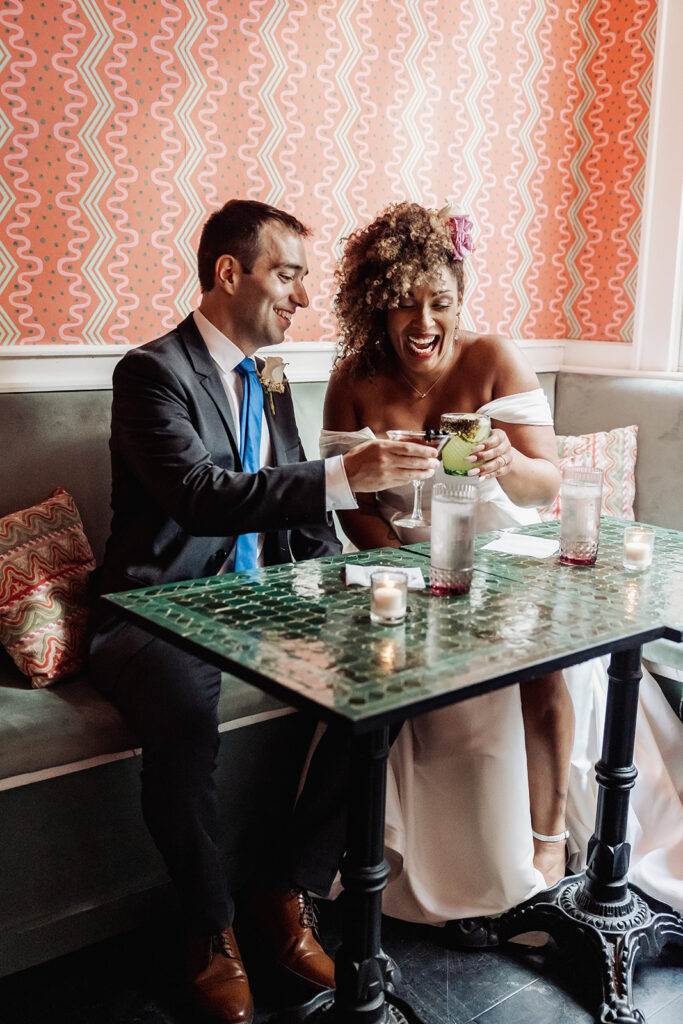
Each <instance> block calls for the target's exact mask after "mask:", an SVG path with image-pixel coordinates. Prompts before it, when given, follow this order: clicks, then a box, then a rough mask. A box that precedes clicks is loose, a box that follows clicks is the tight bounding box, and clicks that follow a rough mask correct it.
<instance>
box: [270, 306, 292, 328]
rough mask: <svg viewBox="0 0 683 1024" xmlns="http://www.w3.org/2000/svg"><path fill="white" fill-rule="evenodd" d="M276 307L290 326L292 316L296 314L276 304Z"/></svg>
mask: <svg viewBox="0 0 683 1024" xmlns="http://www.w3.org/2000/svg"><path fill="white" fill-rule="evenodd" d="M274 309H275V312H276V313H277V315H278V316H279V317H281V319H282V320H284V321H285V323H286V324H287V326H288V327H290V326H291V324H292V317H293V316H294V314H293V313H291V312H290V311H289V310H288V309H280V308H279V307H278V306H275V307H274Z"/></svg>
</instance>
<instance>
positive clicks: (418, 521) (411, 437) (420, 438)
mask: <svg viewBox="0 0 683 1024" xmlns="http://www.w3.org/2000/svg"><path fill="white" fill-rule="evenodd" d="M387 437H388V438H390V439H391V440H392V441H414V442H415V443H416V444H428V445H430V447H432V448H435V449H436V451H437V453H438V452H440V451H441V449H442V448H443V446H444V445H445V444H446V442H447V441H449V440H450V437H451V435H450V434H448V433H444V432H443V431H440V430H387ZM423 484H424V480H413V510H412V512H411V513H410V515H403V513H401V512H399V513H398V515H395V516H392V518H391V522H392V524H393V525H394V526H401V527H403V528H404V529H409V530H411V529H414V528H415V527H418V526H429V520H428V519H427V518H426V517H425V515H424V513H423V511H422V486H423Z"/></svg>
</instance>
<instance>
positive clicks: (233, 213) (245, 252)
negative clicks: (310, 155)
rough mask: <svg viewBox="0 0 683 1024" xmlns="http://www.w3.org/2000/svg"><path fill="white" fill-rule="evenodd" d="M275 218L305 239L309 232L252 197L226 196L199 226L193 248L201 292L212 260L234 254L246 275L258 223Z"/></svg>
mask: <svg viewBox="0 0 683 1024" xmlns="http://www.w3.org/2000/svg"><path fill="white" fill-rule="evenodd" d="M269 220H275V221H279V222H280V224H284V226H285V227H287V228H289V230H290V231H293V232H295V233H296V234H297V235H301V236H302V238H307V237H308V236H309V235H310V233H311V231H310V228H307V227H306V225H305V224H302V223H301V221H300V220H297V218H296V217H294V216H293V215H292V214H291V213H285V211H284V210H278V209H277V207H275V206H268V204H267V203H258V202H256V201H255V200H252V199H230V200H228V202H227V203H226V204H225V206H222V207H221V209H220V210H216V211H215V212H214V213H212V214H211V216H210V217H209V219H208V220H207V222H206V224H205V225H204V227H203V228H202V233H201V237H200V239H199V247H198V249H197V273H198V274H199V284H200V287H201V289H202V292H210V291H211V289H212V288H213V286H214V283H215V275H216V260H217V259H218V257H219V256H225V255H230V256H234V257H235V259H236V260H238V261H239V263H240V266H241V267H242V270H243V271H244V272H245V274H250V273H251V271H252V270H253V267H254V262H255V260H256V258H257V256H258V253H259V233H260V231H261V226H262V225H263V224H266V223H267V222H268V221H269Z"/></svg>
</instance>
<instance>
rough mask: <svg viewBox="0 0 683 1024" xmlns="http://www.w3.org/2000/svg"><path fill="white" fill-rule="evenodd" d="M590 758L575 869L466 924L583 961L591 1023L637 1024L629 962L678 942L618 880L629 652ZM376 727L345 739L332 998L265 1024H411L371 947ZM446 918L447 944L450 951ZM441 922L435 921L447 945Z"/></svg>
mask: <svg viewBox="0 0 683 1024" xmlns="http://www.w3.org/2000/svg"><path fill="white" fill-rule="evenodd" d="M608 676H609V687H608V693H607V709H606V713H605V732H604V738H603V747H602V758H601V760H600V761H598V763H597V765H596V767H595V772H596V777H597V781H598V805H597V810H596V820H595V832H594V834H593V836H592V838H591V840H590V842H589V844H588V855H587V867H586V870H585V872H583V873H582V874H580V875H574V876H570V877H569V878H565V879H562V881H560V882H558V883H557V885H555V886H553V887H552V888H551V889H547V890H545V891H543V892H541V893H538V894H537V895H536V896H533V897H532V898H531V899H530V900H527V901H526V902H525V903H522V904H520V905H519V906H518V907H515V908H514V909H513V910H510V911H508V912H507V913H506V914H503V915H502V916H501V917H498V918H479V919H474V920H473V921H472V922H471V924H472V925H473V926H474V927H475V928H476V926H477V925H481V927H482V934H483V935H484V936H486V937H487V939H486V941H481V942H476V941H475V942H472V941H470V942H468V943H466V945H467V946H468V947H471V946H473V945H479V946H480V947H481V946H485V945H489V946H492V945H493V946H495V945H498V944H499V943H500V942H504V941H506V940H507V939H511V938H513V937H515V936H517V935H521V934H523V933H525V932H529V931H533V930H541V931H546V932H548V933H549V934H551V935H552V936H553V937H554V938H555V939H556V940H557V941H558V942H559V943H560V945H564V946H565V947H569V948H570V949H573V950H575V951H576V952H578V953H579V954H584V955H585V959H586V960H587V961H588V963H589V964H590V969H591V970H592V971H593V972H594V975H595V976H596V977H598V978H599V979H600V980H601V983H602V1002H601V1005H600V1009H599V1011H598V1012H599V1016H598V1017H597V1018H596V1020H597V1021H599V1022H600V1024H644V1022H645V1017H644V1016H643V1014H642V1012H641V1011H640V1010H638V1009H637V1008H636V1007H634V1006H633V998H632V991H631V988H632V977H633V968H634V965H635V963H636V961H637V960H638V958H639V956H641V955H645V956H652V957H654V956H657V955H658V954H659V953H660V952H661V949H662V947H663V946H664V945H665V944H666V943H668V942H676V943H679V944H681V945H683V918H682V917H681V916H680V915H679V914H676V913H675V912H674V911H673V910H672V909H671V907H667V906H666V905H665V904H663V903H660V902H659V901H658V900H655V899H652V898H651V897H649V896H647V895H646V894H645V893H643V892H641V891H640V890H639V889H637V888H636V887H635V886H629V884H628V865H629V856H630V847H629V844H628V843H627V842H626V824H627V819H628V805H629V793H630V790H631V789H632V788H633V784H634V782H635V779H636V776H637V774H638V773H637V771H636V767H635V765H634V764H633V747H634V740H635V731H636V717H637V713H638V688H639V683H640V679H641V669H640V647H631V648H627V649H625V650H621V651H615V652H613V654H612V657H611V661H610V666H609V670H608ZM388 754H389V730H388V728H387V727H384V728H381V729H378V730H377V731H375V732H371V733H368V734H367V735H366V736H360V737H357V738H356V739H355V741H354V753H353V759H352V784H351V794H350V804H349V823H348V833H347V853H346V856H345V859H344V864H343V867H342V883H343V885H344V890H345V893H346V906H345V911H344V931H343V938H342V944H341V946H340V948H339V950H338V952H337V957H336V983H337V989H336V993H334V994H332V993H321V994H319V995H318V996H316V998H315V999H313V1000H311V1001H310V1002H309V1003H307V1004H306V1005H305V1006H302V1007H299V1008H297V1009H296V1010H291V1011H287V1012H286V1013H285V1014H281V1015H277V1016H276V1017H275V1018H273V1024H275V1022H276V1021H277V1024H303V1022H310V1024H318V1022H321V1024H322V1022H325V1024H327V1022H329V1024H360V1022H363V1024H421V1022H420V1019H419V1018H418V1017H417V1015H416V1014H415V1012H414V1011H413V1010H412V1009H411V1008H410V1006H408V1004H407V1003H405V1002H404V1001H403V1000H402V999H400V998H399V997H398V996H396V995H395V994H394V992H393V984H391V979H390V978H389V977H388V976H387V970H386V966H387V961H386V957H384V955H383V954H382V952H381V948H380V928H381V916H382V907H381V899H382V890H383V889H384V886H385V884H386V880H387V875H388V867H387V864H386V861H385V860H384V812H385V798H386V762H387V757H388ZM457 924H458V923H457V922H453V927H452V928H451V929H450V931H451V934H452V937H453V945H455V946H459V947H460V948H462V946H463V943H462V941H461V932H460V931H459V930H458V927H457ZM448 934H449V926H448V925H446V929H445V936H444V937H445V938H446V940H447V937H448Z"/></svg>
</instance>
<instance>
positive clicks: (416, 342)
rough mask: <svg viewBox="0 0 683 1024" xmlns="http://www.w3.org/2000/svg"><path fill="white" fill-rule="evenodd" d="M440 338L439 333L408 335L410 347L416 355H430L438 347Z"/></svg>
mask: <svg viewBox="0 0 683 1024" xmlns="http://www.w3.org/2000/svg"><path fill="white" fill-rule="evenodd" d="M438 340H439V336H438V334H428V335H424V336H422V337H419V338H416V337H414V336H411V335H408V338H407V341H408V349H409V351H410V352H412V353H413V354H414V355H416V356H428V355H429V354H430V353H431V352H433V351H434V349H435V348H436V344H437V342H438Z"/></svg>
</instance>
